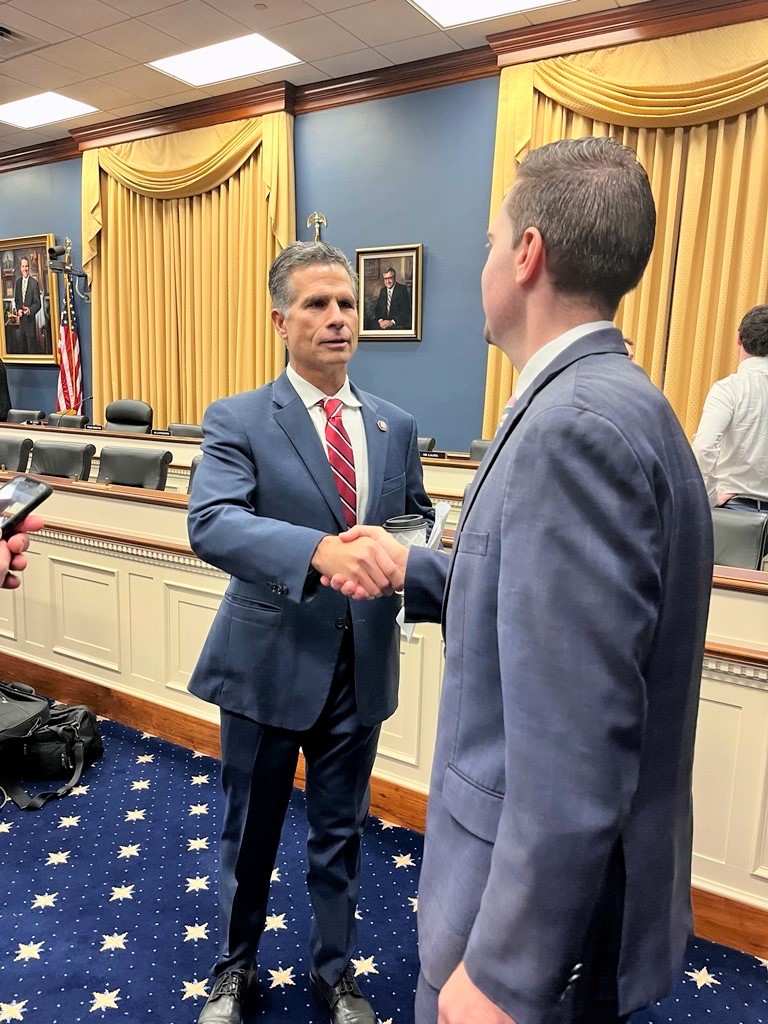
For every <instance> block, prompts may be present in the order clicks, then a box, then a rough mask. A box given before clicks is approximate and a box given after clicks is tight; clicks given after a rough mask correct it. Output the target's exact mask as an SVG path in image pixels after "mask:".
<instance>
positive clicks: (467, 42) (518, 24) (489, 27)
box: [446, 14, 530, 50]
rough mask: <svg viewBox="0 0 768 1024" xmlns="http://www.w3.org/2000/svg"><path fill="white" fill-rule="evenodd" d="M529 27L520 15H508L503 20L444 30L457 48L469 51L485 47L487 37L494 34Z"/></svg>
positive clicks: (492, 19) (498, 19) (493, 19)
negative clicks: (454, 41)
mask: <svg viewBox="0 0 768 1024" xmlns="http://www.w3.org/2000/svg"><path fill="white" fill-rule="evenodd" d="M529 25H530V22H529V21H526V19H525V17H524V16H523V15H522V14H508V15H507V16H506V17H504V18H490V19H489V20H488V21H478V22H475V24H474V25H459V26H457V27H456V28H449V29H446V32H447V33H448V35H449V36H450V37H451V39H455V40H456V42H457V43H458V44H459V46H463V47H464V49H465V50H470V49H471V48H472V47H473V46H485V45H486V42H487V37H488V36H490V35H493V33H494V32H511V31H513V30H514V29H516V28H527V27H528V26H529Z"/></svg>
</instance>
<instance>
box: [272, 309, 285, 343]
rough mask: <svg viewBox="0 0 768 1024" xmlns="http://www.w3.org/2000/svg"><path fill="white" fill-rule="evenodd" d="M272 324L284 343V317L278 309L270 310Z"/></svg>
mask: <svg viewBox="0 0 768 1024" xmlns="http://www.w3.org/2000/svg"><path fill="white" fill-rule="evenodd" d="M272 323H273V324H274V325H275V330H276V331H277V333H278V334H279V335H280V337H281V338H282V339H283V341H285V336H286V334H287V331H286V329H285V317H284V316H283V314H282V313H281V312H280V310H279V309H273V310H272Z"/></svg>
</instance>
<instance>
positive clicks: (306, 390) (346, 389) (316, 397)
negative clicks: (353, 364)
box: [285, 363, 362, 409]
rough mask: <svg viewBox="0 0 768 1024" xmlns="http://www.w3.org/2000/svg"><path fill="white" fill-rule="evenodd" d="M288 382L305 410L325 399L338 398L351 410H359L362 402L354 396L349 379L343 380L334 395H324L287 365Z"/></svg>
mask: <svg viewBox="0 0 768 1024" xmlns="http://www.w3.org/2000/svg"><path fill="white" fill-rule="evenodd" d="M285 372H286V375H287V377H288V380H289V381H290V382H291V384H292V385H293V387H294V389H295V391H296V394H297V395H298V396H299V398H300V399H301V400H302V402H303V403H304V405H305V406H306V407H307V409H311V408H312V406H313V405H317V403H318V402H324V401H325V400H326V398H338V399H339V400H340V401H341V402H342V403H343V404H344V405H345V406H347V407H349V408H351V409H360V408H361V407H362V402H361V401H360V400H359V399H358V398H357V397H356V396H355V393H354V391H353V390H352V386H351V385H350V383H349V377H345V378H344V383H343V384H342V385H341V387H340V388H339V390H338V391H337V392H336V394H335V395H326V393H325V392H324V391H321V390H320V388H316V387H315V385H314V384H310V383H309V381H308V380H305V379H304V377H302V376H301V374H299V373H297V372H296V371H295V370H294V368H293V367H292V366H291V364H290V363H289V364H288V365H287V366H286V368H285Z"/></svg>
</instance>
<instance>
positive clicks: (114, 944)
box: [99, 932, 128, 953]
mask: <svg viewBox="0 0 768 1024" xmlns="http://www.w3.org/2000/svg"><path fill="white" fill-rule="evenodd" d="M127 938H128V932H123V933H122V934H121V935H118V934H117V932H115V933H114V935H102V939H103V940H104V941H103V942H102V944H101V947H100V949H99V952H100V953H107V952H109V950H110V949H125V940H126V939H127Z"/></svg>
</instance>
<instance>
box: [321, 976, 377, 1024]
mask: <svg viewBox="0 0 768 1024" xmlns="http://www.w3.org/2000/svg"><path fill="white" fill-rule="evenodd" d="M309 980H310V981H311V982H312V985H313V986H314V989H315V992H316V993H317V994H318V995H319V996H320V998H321V999H322V1001H323V1002H324V1003H325V1005H326V1006H327V1007H328V1009H329V1010H330V1011H331V1020H332V1021H333V1024H376V1014H375V1013H374V1012H373V1007H372V1006H371V1004H370V1003H369V1002H368V1000H367V999H365V998H364V997H363V994H362V992H361V991H360V989H359V988H358V987H357V982H356V981H355V978H354V974H353V973H352V968H351V967H348V968H347V969H346V971H344V973H343V974H342V976H341V978H340V980H339V981H337V982H336V984H335V985H329V984H328V982H327V981H324V980H323V979H322V978H321V977H320V975H319V974H315V972H314V971H310V974H309Z"/></svg>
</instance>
